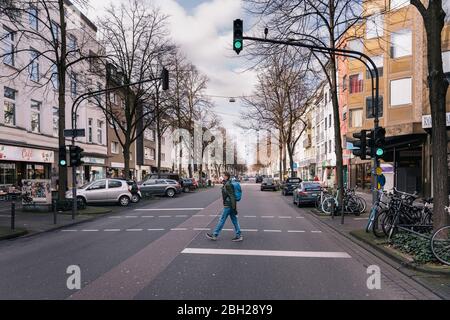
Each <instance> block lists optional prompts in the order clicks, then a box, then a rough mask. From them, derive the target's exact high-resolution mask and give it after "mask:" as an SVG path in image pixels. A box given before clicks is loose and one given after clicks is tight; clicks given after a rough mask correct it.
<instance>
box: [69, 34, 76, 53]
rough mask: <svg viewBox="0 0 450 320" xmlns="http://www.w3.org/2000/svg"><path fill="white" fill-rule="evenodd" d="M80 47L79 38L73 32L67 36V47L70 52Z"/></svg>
mask: <svg viewBox="0 0 450 320" xmlns="http://www.w3.org/2000/svg"><path fill="white" fill-rule="evenodd" d="M77 48H78V40H77V37H75V36H74V35H73V34H69V35H68V36H67V49H68V51H69V52H71V53H74V51H76V50H77Z"/></svg>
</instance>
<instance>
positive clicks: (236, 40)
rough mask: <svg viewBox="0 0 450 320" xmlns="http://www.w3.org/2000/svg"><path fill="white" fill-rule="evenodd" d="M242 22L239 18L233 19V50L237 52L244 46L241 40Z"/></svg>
mask: <svg viewBox="0 0 450 320" xmlns="http://www.w3.org/2000/svg"><path fill="white" fill-rule="evenodd" d="M242 25H243V22H242V20H241V19H236V20H234V21H233V50H234V51H235V52H236V53H237V54H239V52H241V51H242V47H243V46H244V42H243V39H242V37H243V33H244V30H243V26H242Z"/></svg>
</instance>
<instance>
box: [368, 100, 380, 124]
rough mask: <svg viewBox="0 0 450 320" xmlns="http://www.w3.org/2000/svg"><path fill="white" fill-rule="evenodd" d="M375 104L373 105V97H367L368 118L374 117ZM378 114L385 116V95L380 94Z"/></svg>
mask: <svg viewBox="0 0 450 320" xmlns="http://www.w3.org/2000/svg"><path fill="white" fill-rule="evenodd" d="M373 112H374V110H373V106H372V97H366V117H367V119H371V118H373V117H374V116H373ZM378 116H379V117H382V116H383V96H379V101H378Z"/></svg>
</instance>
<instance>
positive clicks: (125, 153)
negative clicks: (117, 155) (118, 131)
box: [123, 139, 130, 179]
mask: <svg viewBox="0 0 450 320" xmlns="http://www.w3.org/2000/svg"><path fill="white" fill-rule="evenodd" d="M123 163H124V167H125V169H124V170H125V173H124V174H125V176H124V178H127V179H128V178H130V141H129V140H128V139H126V142H125V145H124V146H123Z"/></svg>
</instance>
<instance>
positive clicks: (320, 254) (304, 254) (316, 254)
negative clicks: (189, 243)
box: [181, 248, 351, 258]
mask: <svg viewBox="0 0 450 320" xmlns="http://www.w3.org/2000/svg"><path fill="white" fill-rule="evenodd" d="M181 253H185V254H210V255H240V256H267V257H297V258H351V256H350V255H349V254H348V253H347V252H331V251H330V252H327V251H277V250H240V249H202V248H185V249H184V250H183V251H181Z"/></svg>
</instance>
